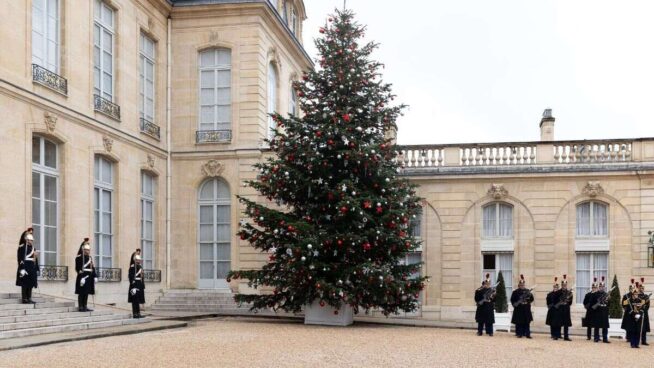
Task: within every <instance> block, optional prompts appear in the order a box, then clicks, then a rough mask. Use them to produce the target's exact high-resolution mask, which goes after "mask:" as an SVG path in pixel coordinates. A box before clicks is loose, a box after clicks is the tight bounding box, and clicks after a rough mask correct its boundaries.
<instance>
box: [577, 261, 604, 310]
mask: <svg viewBox="0 0 654 368" xmlns="http://www.w3.org/2000/svg"><path fill="white" fill-rule="evenodd" d="M602 276H604V279H605V280H608V279H609V253H608V252H584V253H581V252H578V253H577V278H576V285H575V289H576V294H577V303H578V304H581V303H582V302H583V300H584V296H585V295H586V293H588V292H589V291H590V286H591V284H592V282H593V279H594V278H597V280H601V279H602Z"/></svg>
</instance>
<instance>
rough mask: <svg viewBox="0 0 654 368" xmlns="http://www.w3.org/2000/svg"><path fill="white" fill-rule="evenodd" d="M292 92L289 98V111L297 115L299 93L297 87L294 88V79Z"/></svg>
mask: <svg viewBox="0 0 654 368" xmlns="http://www.w3.org/2000/svg"><path fill="white" fill-rule="evenodd" d="M290 92H291V93H290V94H289V98H288V101H289V102H288V113H289V114H291V115H293V116H297V94H296V93H295V89H293V81H291V91H290Z"/></svg>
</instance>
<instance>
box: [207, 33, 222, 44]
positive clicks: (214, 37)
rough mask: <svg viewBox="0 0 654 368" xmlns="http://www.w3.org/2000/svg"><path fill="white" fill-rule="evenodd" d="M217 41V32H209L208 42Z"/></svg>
mask: <svg viewBox="0 0 654 368" xmlns="http://www.w3.org/2000/svg"><path fill="white" fill-rule="evenodd" d="M219 39H220V37H218V32H217V31H211V32H209V41H210V42H216V41H218V40H219Z"/></svg>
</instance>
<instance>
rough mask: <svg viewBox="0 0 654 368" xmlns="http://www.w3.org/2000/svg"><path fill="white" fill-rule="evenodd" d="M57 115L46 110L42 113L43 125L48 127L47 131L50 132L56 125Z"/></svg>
mask: <svg viewBox="0 0 654 368" xmlns="http://www.w3.org/2000/svg"><path fill="white" fill-rule="evenodd" d="M57 119H58V118H57V115H55V114H52V113H50V112H48V111H46V112H45V113H43V122H45V127H46V128H47V129H48V132H50V133H52V132H54V130H55V127H56V126H57Z"/></svg>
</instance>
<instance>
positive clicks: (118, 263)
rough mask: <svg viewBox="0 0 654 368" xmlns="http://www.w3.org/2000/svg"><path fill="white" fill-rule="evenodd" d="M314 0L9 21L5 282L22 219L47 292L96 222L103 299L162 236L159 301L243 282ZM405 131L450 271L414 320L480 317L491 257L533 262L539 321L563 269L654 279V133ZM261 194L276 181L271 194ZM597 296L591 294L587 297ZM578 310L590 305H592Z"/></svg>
mask: <svg viewBox="0 0 654 368" xmlns="http://www.w3.org/2000/svg"><path fill="white" fill-rule="evenodd" d="M305 18H306V13H305V9H304V4H303V2H302V1H300V0H286V1H284V0H274V1H271V0H248V1H241V0H174V1H173V0H92V1H80V2H78V1H71V0H17V1H10V2H7V3H6V4H4V13H3V16H2V20H3V21H2V22H0V40H1V41H2V45H3V57H2V58H0V116H2V130H1V134H0V167H1V168H2V173H3V175H2V177H1V178H0V193H1V194H0V195H1V196H2V200H0V214H2V216H0V291H11V290H15V289H14V288H15V286H13V284H14V278H15V258H14V257H15V249H16V245H17V240H18V236H19V234H20V232H21V231H22V230H24V229H25V228H27V227H28V226H32V227H34V228H35V233H36V243H37V246H38V248H39V249H40V253H41V257H40V258H41V264H42V266H43V270H42V275H41V282H40V290H41V292H42V293H46V294H52V295H58V296H68V297H70V296H72V292H73V289H74V288H73V284H72V283H73V280H74V256H75V254H76V251H77V249H78V246H79V244H80V242H81V241H82V239H83V238H84V237H90V238H91V239H92V244H93V252H94V254H95V255H96V256H97V257H96V263H97V266H98V267H101V268H102V272H101V279H102V281H103V282H102V284H101V285H99V286H98V295H97V296H96V298H97V301H98V302H105V303H118V304H124V303H125V302H126V296H125V291H126V290H127V285H126V281H125V279H126V276H127V267H128V265H129V258H130V255H131V254H132V252H133V251H134V249H135V248H137V247H140V248H142V249H143V250H144V256H145V262H146V263H145V266H146V267H145V268H146V269H148V278H147V279H148V283H147V291H148V293H149V296H148V298H147V300H148V302H152V301H154V299H155V298H154V296H156V295H160V294H161V293H162V292H163V291H165V290H168V289H225V290H226V289H231V290H232V291H237V290H239V291H246V290H247V288H246V287H245V285H244V284H243V283H240V284H239V283H238V282H237V281H233V282H231V283H228V282H227V281H226V279H225V275H226V272H227V271H228V270H229V269H244V268H253V267H260V266H261V265H262V264H263V262H265V260H266V257H265V255H262V254H259V253H258V252H257V251H255V250H254V249H253V248H251V247H250V246H249V245H248V244H247V243H245V242H243V241H241V240H240V239H239V238H238V237H237V236H236V235H235V234H236V231H237V229H238V224H239V221H240V220H241V208H240V205H239V204H238V202H237V200H236V198H235V196H236V195H243V196H250V197H251V198H258V197H257V194H256V193H255V192H253V191H252V189H251V188H244V187H243V186H242V183H243V181H245V180H248V179H253V178H254V177H255V175H256V174H255V172H254V171H253V169H252V164H253V163H255V162H257V161H260V160H261V159H262V158H263V157H264V155H266V154H267V150H266V147H265V146H264V144H263V138H264V137H266V135H267V134H268V130H269V129H268V128H269V126H270V124H271V121H270V119H269V117H268V112H270V111H278V112H280V113H282V114H286V113H293V114H297V113H298V111H297V105H296V101H295V97H294V94H293V93H292V92H291V82H292V81H293V80H295V79H297V78H298V77H299V76H300V75H301V74H302V72H303V71H304V70H308V69H310V68H312V63H311V60H310V58H309V57H308V56H307V54H306V53H305V51H304V48H303V46H302V37H301V35H302V21H303V20H304V19H305ZM540 127H541V133H542V134H541V135H542V139H541V141H538V142H511V143H484V144H462V145H456V144H450V145H427V146H405V147H400V149H399V152H400V156H399V158H398V159H399V160H401V161H402V162H403V163H404V165H405V168H404V169H403V170H402V173H401V175H404V176H406V177H408V178H410V179H411V180H412V181H414V182H415V183H417V184H419V185H420V187H419V189H418V192H419V194H420V196H422V197H423V198H424V208H423V213H422V216H421V217H420V218H419V219H418V221H417V222H416V223H415V225H416V226H415V227H414V235H415V236H419V237H421V238H422V239H423V246H422V249H421V250H420V251H419V252H415V253H412V254H410V255H408V256H407V259H406V262H418V261H423V262H424V263H425V265H424V268H423V273H424V274H426V275H429V276H431V282H430V283H429V284H428V285H427V288H426V289H425V291H424V294H423V295H422V300H423V304H422V307H421V310H420V311H419V312H417V313H416V314H415V315H414V317H421V318H425V319H435V320H450V321H471V320H472V319H473V313H474V302H473V292H474V290H475V289H476V288H477V286H478V285H479V282H480V281H481V279H482V277H483V275H484V274H485V273H486V272H489V273H491V274H492V275H493V276H492V277H493V278H495V277H496V276H497V274H498V273H499V272H500V271H501V272H503V275H504V276H505V278H506V280H507V287H508V288H511V287H512V286H514V285H515V283H516V280H517V277H518V275H520V274H524V275H525V277H526V279H527V282H528V284H529V285H531V286H533V285H537V288H536V307H537V309H536V313H537V316H536V317H537V320H540V321H542V316H543V315H544V313H545V308H544V299H545V294H546V292H547V290H549V289H550V287H551V283H552V280H553V277H554V276H560V275H562V274H567V275H569V277H568V278H569V279H570V282H571V285H572V286H573V287H574V291H575V293H576V294H577V298H579V296H583V293H584V292H585V291H586V290H587V288H588V287H589V283H590V280H591V279H592V277H594V276H602V275H604V276H606V277H607V278H608V279H612V277H613V275H617V276H618V277H619V281H620V283H621V286H622V290H624V289H625V287H626V286H627V282H628V280H629V278H631V277H632V276H638V277H640V276H643V277H646V280H647V284H648V286H650V287H651V286H652V282H653V281H654V268H650V267H648V266H651V264H652V263H654V260H652V259H649V258H648V257H651V254H650V253H648V251H651V250H649V249H648V246H647V240H648V235H647V232H648V231H649V230H654V171H652V170H654V139H647V138H640V139H618V140H616V139H608V140H600V141H556V140H554V118H553V117H552V116H551V113H549V112H547V113H546V114H545V115H544V117H543V119H542V121H541V124H540ZM258 199H261V198H258ZM578 300H579V299H576V301H578ZM575 310H576V311H577V312H579V311H580V310H581V307H579V306H578V305H577V306H576V307H575Z"/></svg>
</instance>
